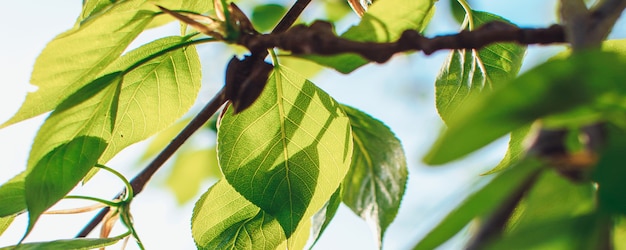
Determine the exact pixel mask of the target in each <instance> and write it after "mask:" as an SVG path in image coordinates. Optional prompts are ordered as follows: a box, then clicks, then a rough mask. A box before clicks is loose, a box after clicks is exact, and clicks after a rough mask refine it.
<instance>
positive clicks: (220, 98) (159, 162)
mask: <svg viewBox="0 0 626 250" xmlns="http://www.w3.org/2000/svg"><path fill="white" fill-rule="evenodd" d="M224 103H226V98H225V95H224V89H222V90H220V92H218V93H217V95H215V97H214V98H213V99H212V100H211V101H210V102H209V103H207V105H206V106H204V108H203V109H202V110H201V111H200V112H199V113H198V115H196V117H194V118H193V120H191V122H189V124H187V126H186V127H185V128H184V129H183V130H182V131H181V132H180V133H179V134H178V135H177V136H176V137H175V138H174V139H173V140H172V141H171V142H170V143H169V144H168V145H167V146H166V147H165V149H163V151H161V152H160V153H159V155H157V157H156V158H154V160H152V162H150V164H148V166H146V167H145V168H144V169H143V170H142V171H141V172H140V173H139V174H138V175H137V176H135V178H133V179H132V180H131V181H130V185H131V187H132V188H133V193H134V195H138V194H139V193H140V192H141V191H142V190H143V188H144V187H145V186H146V184H147V183H148V181H149V180H150V178H152V176H153V175H154V174H155V173H156V171H157V170H159V169H160V168H161V166H163V164H164V163H165V162H166V161H167V160H168V159H169V158H170V157H171V156H172V155H173V154H174V153H175V152H176V151H177V150H178V149H179V148H180V147H181V146H182V145H183V143H184V142H185V141H186V140H187V139H189V137H190V136H191V135H192V134H193V133H194V132H196V131H197V130H198V129H199V128H200V127H202V126H203V125H204V124H205V123H206V121H208V120H209V118H211V116H213V114H215V113H216V112H217V111H218V109H219V108H220V107H221V106H222V105H223V104H224ZM125 192H126V189H124V190H123V191H122V192H120V193H119V194H118V195H117V196H115V198H120V197H122V196H123V194H124V193H125ZM108 212H109V207H106V208H103V209H102V210H100V212H98V214H97V215H96V216H95V217H94V218H93V219H91V221H90V222H89V223H88V224H87V225H86V226H85V227H84V228H83V230H81V231H80V232H79V233H78V235H76V237H77V238H79V237H87V235H88V234H89V233H90V232H91V231H92V230H93V229H94V228H95V227H96V226H97V225H98V224H99V223H100V221H102V219H103V218H104V216H105V215H106V214H107V213H108Z"/></svg>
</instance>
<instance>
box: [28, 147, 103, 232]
mask: <svg viewBox="0 0 626 250" xmlns="http://www.w3.org/2000/svg"><path fill="white" fill-rule="evenodd" d="M105 148H106V143H105V142H104V140H102V139H100V138H97V137H90V136H79V137H76V138H75V139H73V140H72V141H70V142H68V143H66V144H63V145H61V146H59V147H57V148H55V149H54V150H52V151H50V153H48V154H47V155H46V156H44V157H43V158H42V159H41V160H40V161H39V162H38V163H37V165H35V166H34V167H33V169H32V171H31V172H30V173H29V174H28V176H26V182H25V184H24V186H25V194H26V206H27V207H28V218H29V222H28V229H27V232H26V235H28V233H30V231H31V230H32V228H33V226H34V225H35V222H36V221H37V219H38V218H39V216H40V215H41V214H42V213H43V212H44V211H46V210H47V209H48V208H50V207H51V206H52V205H54V204H55V203H56V202H57V201H59V200H60V199H61V198H63V197H64V196H65V195H66V194H67V193H68V192H69V191H70V190H72V188H74V186H76V184H78V182H80V180H81V179H82V178H83V177H84V176H85V175H86V174H87V172H89V170H90V169H91V168H92V167H93V166H94V165H95V164H96V161H97V160H98V157H100V155H101V154H102V152H104V149H105ZM26 235H25V236H26Z"/></svg>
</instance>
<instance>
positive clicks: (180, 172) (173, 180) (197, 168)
mask: <svg viewBox="0 0 626 250" xmlns="http://www.w3.org/2000/svg"><path fill="white" fill-rule="evenodd" d="M221 176H222V174H221V173H220V170H219V166H218V165H217V152H215V148H208V149H201V150H191V151H181V152H180V153H179V154H178V156H177V157H176V160H175V161H174V164H173V166H172V172H171V173H170V174H169V176H168V177H167V181H166V183H167V186H168V187H169V188H170V189H171V190H172V192H174V196H175V197H176V200H177V201H178V204H184V203H186V202H187V201H189V200H190V199H191V198H193V197H195V196H196V194H197V193H198V191H200V185H201V184H202V182H204V181H206V180H207V179H208V178H215V179H217V178H220V177H221Z"/></svg>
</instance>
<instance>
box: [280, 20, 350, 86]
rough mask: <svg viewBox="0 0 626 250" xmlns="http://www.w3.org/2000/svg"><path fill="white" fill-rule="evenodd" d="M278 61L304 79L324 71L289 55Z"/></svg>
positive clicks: (306, 61) (315, 64) (304, 60)
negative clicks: (294, 70) (295, 70)
mask: <svg viewBox="0 0 626 250" xmlns="http://www.w3.org/2000/svg"><path fill="white" fill-rule="evenodd" d="M350 11H352V10H350ZM278 60H279V62H280V65H283V66H285V67H287V68H290V69H298V74H300V75H302V76H303V77H304V78H306V79H311V78H313V77H315V76H316V75H318V74H319V73H320V72H321V71H322V70H323V69H324V67H322V66H321V65H319V64H317V63H314V62H312V61H309V60H306V59H302V58H299V57H295V56H291V55H282V56H281V55H279V56H278Z"/></svg>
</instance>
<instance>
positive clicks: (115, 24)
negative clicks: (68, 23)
mask: <svg viewBox="0 0 626 250" xmlns="http://www.w3.org/2000/svg"><path fill="white" fill-rule="evenodd" d="M155 8H156V7H155V6H154V5H153V4H152V3H147V2H144V1H137V0H135V1H124V2H121V3H119V4H115V5H113V6H112V7H111V9H109V10H107V11H106V13H103V14H102V15H98V16H97V17H94V18H91V19H89V20H88V21H86V22H84V23H82V24H80V25H77V26H76V27H74V28H73V29H71V30H69V31H67V32H65V33H62V34H60V35H58V36H57V37H56V38H55V39H54V40H52V41H51V42H50V43H48V45H47V46H46V48H45V49H44V50H43V51H42V52H41V54H40V55H39V57H38V58H37V60H36V61H35V66H34V69H33V73H32V76H31V80H30V83H31V84H33V85H35V86H37V87H38V89H37V91H35V92H32V93H29V94H28V95H27V96H26V101H25V102H24V104H22V107H21V108H20V109H19V110H18V112H17V114H15V116H13V117H12V118H11V119H10V120H9V121H7V122H6V123H4V124H3V125H2V126H8V125H11V124H14V123H16V122H20V121H23V120H25V119H28V118H32V117H34V116H37V115H40V114H43V113H45V112H48V111H50V110H52V109H54V108H55V107H56V106H57V105H59V103H61V102H62V101H63V100H64V99H66V98H67V97H68V96H70V95H71V94H73V93H74V92H76V91H78V90H79V89H81V88H82V87H84V86H85V85H87V84H88V83H89V82H91V81H93V79H94V78H95V77H96V76H98V75H99V74H100V72H101V71H102V70H103V69H104V68H105V67H106V66H107V65H108V64H109V63H111V62H112V61H113V60H115V59H116V58H117V57H119V55H120V54H121V53H122V52H123V51H124V50H125V49H126V47H127V46H128V44H130V42H131V41H132V40H133V39H135V37H136V36H137V35H138V34H139V33H140V32H141V31H142V30H143V29H144V28H145V27H146V25H148V23H150V21H151V20H152V17H153V16H154V14H155V12H154V11H152V10H149V9H155Z"/></svg>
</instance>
